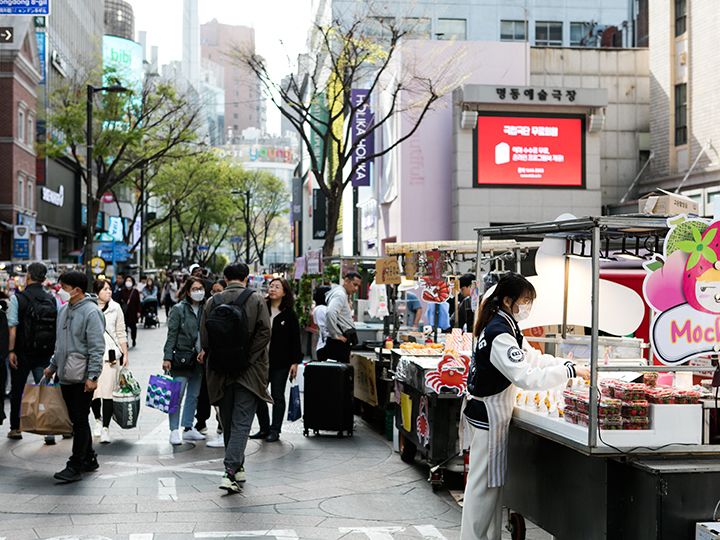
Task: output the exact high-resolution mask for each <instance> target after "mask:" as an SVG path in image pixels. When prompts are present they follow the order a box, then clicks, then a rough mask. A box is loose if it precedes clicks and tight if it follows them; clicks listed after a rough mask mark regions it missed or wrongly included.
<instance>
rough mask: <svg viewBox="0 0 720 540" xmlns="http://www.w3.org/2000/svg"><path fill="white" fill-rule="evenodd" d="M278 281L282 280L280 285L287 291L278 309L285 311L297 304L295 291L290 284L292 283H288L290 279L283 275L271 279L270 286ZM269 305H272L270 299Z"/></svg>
mask: <svg viewBox="0 0 720 540" xmlns="http://www.w3.org/2000/svg"><path fill="white" fill-rule="evenodd" d="M276 281H279V282H280V285H282V288H283V291H285V296H283V297H282V300H281V301H280V306H279V308H278V309H280V311H285V310H286V309H290V308H292V307H293V306H294V305H295V293H293V290H292V287H291V286H290V283H288V280H287V279H285V278H281V277H276V278H273V279H271V280H270V283H268V286H269V285H271V284H272V283H275V282H276ZM267 305H268V307H270V299H268V301H267Z"/></svg>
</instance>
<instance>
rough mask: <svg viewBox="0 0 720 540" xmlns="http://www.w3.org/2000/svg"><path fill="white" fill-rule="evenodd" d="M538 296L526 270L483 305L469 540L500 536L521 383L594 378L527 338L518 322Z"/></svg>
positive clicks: (468, 488)
mask: <svg viewBox="0 0 720 540" xmlns="http://www.w3.org/2000/svg"><path fill="white" fill-rule="evenodd" d="M534 299H535V288H534V287H533V285H532V283H530V282H529V281H528V280H527V279H525V278H524V277H523V276H521V275H520V274H509V275H507V276H505V277H503V278H502V279H501V280H500V282H499V283H498V284H497V286H496V288H495V290H494V291H493V292H492V293H491V294H490V295H489V296H488V297H487V298H486V299H485V300H484V301H483V303H482V306H481V307H480V316H479V317H478V319H477V322H476V324H475V330H474V334H475V337H476V338H477V347H476V349H475V352H474V354H473V359H472V363H471V364H470V373H469V375H468V389H467V391H468V394H467V396H466V400H467V402H466V406H465V412H464V414H465V418H466V419H467V421H468V424H469V426H470V427H469V434H468V435H469V436H470V437H471V439H470V440H471V441H472V442H471V445H470V468H469V473H468V477H467V484H466V485H465V504H464V506H463V514H462V529H461V533H460V536H461V538H462V539H463V540H470V539H472V540H500V534H501V494H502V486H503V484H504V482H505V472H506V458H507V437H508V430H509V426H510V419H511V417H512V411H513V405H514V402H515V394H516V388H515V387H516V386H517V387H519V388H523V389H526V390H548V389H551V388H555V387H557V386H561V385H563V384H565V383H567V381H568V379H571V378H573V377H576V376H580V377H584V378H588V377H589V371H588V369H587V368H585V367H580V366H576V365H575V364H573V363H572V362H570V361H567V360H565V359H562V358H555V357H553V356H550V355H546V354H541V353H540V351H538V350H537V349H534V348H533V347H532V346H530V345H529V344H528V342H527V341H526V340H525V338H524V337H523V334H522V331H521V330H520V327H519V325H518V322H520V321H523V320H525V319H527V318H528V317H529V316H530V310H531V308H532V303H533V300H534Z"/></svg>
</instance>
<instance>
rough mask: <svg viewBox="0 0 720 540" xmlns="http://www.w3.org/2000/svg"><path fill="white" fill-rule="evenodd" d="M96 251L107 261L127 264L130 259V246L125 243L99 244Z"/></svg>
mask: <svg viewBox="0 0 720 540" xmlns="http://www.w3.org/2000/svg"><path fill="white" fill-rule="evenodd" d="M95 249H96V250H97V251H98V252H99V253H100V257H102V258H103V259H105V260H106V261H114V262H125V261H127V260H128V259H129V258H130V246H128V245H127V244H125V243H123V242H97V243H96V244H95Z"/></svg>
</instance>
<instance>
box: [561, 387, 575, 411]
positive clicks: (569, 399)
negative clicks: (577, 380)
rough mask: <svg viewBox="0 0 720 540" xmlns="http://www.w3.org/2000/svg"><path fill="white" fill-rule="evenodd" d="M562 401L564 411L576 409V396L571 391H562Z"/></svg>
mask: <svg viewBox="0 0 720 540" xmlns="http://www.w3.org/2000/svg"><path fill="white" fill-rule="evenodd" d="M563 401H564V402H565V410H566V411H574V410H576V409H577V394H576V393H575V392H573V391H572V390H565V391H563Z"/></svg>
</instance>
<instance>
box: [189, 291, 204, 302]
mask: <svg viewBox="0 0 720 540" xmlns="http://www.w3.org/2000/svg"><path fill="white" fill-rule="evenodd" d="M190 298H192V299H193V300H194V301H195V302H202V301H203V300H204V299H205V291H192V292H191V293H190Z"/></svg>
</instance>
